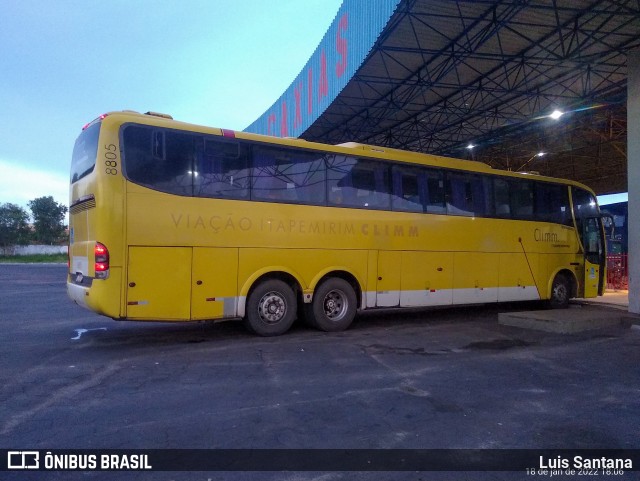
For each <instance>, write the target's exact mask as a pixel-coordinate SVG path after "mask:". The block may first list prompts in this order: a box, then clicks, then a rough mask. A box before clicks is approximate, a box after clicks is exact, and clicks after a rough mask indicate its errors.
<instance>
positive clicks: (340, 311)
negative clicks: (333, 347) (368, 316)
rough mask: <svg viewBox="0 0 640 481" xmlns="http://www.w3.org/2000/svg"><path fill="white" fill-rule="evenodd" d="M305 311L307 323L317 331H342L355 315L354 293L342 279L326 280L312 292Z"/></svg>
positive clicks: (349, 285) (355, 300) (355, 302)
mask: <svg viewBox="0 0 640 481" xmlns="http://www.w3.org/2000/svg"><path fill="white" fill-rule="evenodd" d="M305 310H306V317H307V321H308V322H309V323H310V324H311V325H312V326H314V327H316V328H317V329H320V330H321V331H326V332H337V331H344V330H345V329H347V328H348V327H349V326H350V325H351V323H352V322H353V318H354V317H355V315H356V310H357V299H356V293H355V292H354V290H353V287H352V286H351V284H349V283H348V282H347V281H345V280H344V279H340V278H337V277H336V278H331V279H327V280H326V281H324V282H323V283H322V284H320V286H319V287H318V288H317V289H316V291H315V292H314V294H313V301H312V302H311V304H305Z"/></svg>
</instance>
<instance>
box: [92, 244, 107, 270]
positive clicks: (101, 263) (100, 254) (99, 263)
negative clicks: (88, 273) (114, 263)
mask: <svg viewBox="0 0 640 481" xmlns="http://www.w3.org/2000/svg"><path fill="white" fill-rule="evenodd" d="M93 253H94V255H95V264H94V270H95V272H96V279H106V278H107V277H109V249H107V246H105V245H104V244H101V243H100V242H96V245H95V247H94V249H93Z"/></svg>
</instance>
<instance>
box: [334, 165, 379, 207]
mask: <svg viewBox="0 0 640 481" xmlns="http://www.w3.org/2000/svg"><path fill="white" fill-rule="evenodd" d="M389 184H390V182H389V167H388V166H387V164H384V163H383V164H380V163H378V162H375V161H370V160H366V159H355V158H353V157H347V156H342V155H335V156H331V157H330V158H329V159H328V162H327V192H328V194H329V203H330V204H332V205H340V206H345V207H362V208H367V209H389V208H390V206H391V195H390V192H389V191H390V188H389V187H390V185H389Z"/></svg>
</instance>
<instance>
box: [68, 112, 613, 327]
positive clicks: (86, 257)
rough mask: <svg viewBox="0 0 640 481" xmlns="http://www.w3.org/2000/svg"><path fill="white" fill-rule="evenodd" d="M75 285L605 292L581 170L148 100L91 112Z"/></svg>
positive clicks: (281, 314) (309, 294)
mask: <svg viewBox="0 0 640 481" xmlns="http://www.w3.org/2000/svg"><path fill="white" fill-rule="evenodd" d="M69 256H70V257H69V275H68V279H67V291H68V294H69V296H70V297H71V299H72V300H73V301H75V302H76V303H78V304H79V305H81V306H84V307H86V308H89V309H91V310H93V311H95V312H97V313H100V314H103V315H105V316H109V317H111V318H114V319H121V320H136V321H195V320H227V319H243V320H244V321H245V323H246V324H247V326H248V327H249V328H250V329H251V330H252V331H254V332H255V333H257V334H260V335H265V336H268V335H279V334H282V333H284V332H286V331H287V330H288V329H289V328H290V326H291V325H292V323H293V322H294V321H295V319H296V318H297V317H304V318H305V319H306V321H307V322H309V323H310V324H311V325H313V326H315V327H317V328H318V329H321V330H324V331H338V330H343V329H346V328H347V327H349V325H350V324H351V322H352V320H353V318H354V316H355V315H356V313H357V312H358V311H360V310H365V309H375V308H401V307H418V306H446V305H460V304H479V303H480V304H482V303H494V302H504V301H528V300H546V301H547V302H548V303H549V304H550V305H551V306H554V307H565V306H566V305H567V304H568V302H569V299H570V298H572V297H594V296H597V295H602V293H603V290H604V279H605V278H606V277H605V244H604V229H603V227H602V222H601V218H600V213H599V209H598V205H597V202H596V197H595V195H594V193H593V192H592V191H591V190H589V189H588V188H587V187H585V186H584V185H581V184H578V183H576V182H572V181H563V180H558V179H553V178H548V177H542V176H539V175H532V174H529V175H527V174H520V173H514V172H506V171H499V170H494V169H492V168H491V167H489V166H487V165H485V164H482V163H479V162H473V161H466V160H456V159H451V158H445V157H440V156H435V155H428V154H419V153H414V152H406V151H401V150H395V149H389V148H386V147H375V146H369V145H362V144H355V143H347V144H341V145H324V144H319V143H312V142H306V141H304V140H299V139H284V138H273V137H268V136H262V135H255V134H249V133H243V132H236V131H229V130H224V129H215V128H208V127H202V126H198V125H191V124H187V123H183V122H178V121H174V120H173V119H172V118H171V117H170V116H168V115H163V114H155V113H151V112H148V113H147V114H139V113H135V112H129V111H124V112H113V113H108V114H104V115H101V116H100V117H99V118H98V119H96V120H94V121H93V122H91V123H89V124H87V125H86V126H85V127H84V129H83V130H82V133H81V134H80V136H79V137H78V139H77V141H76V144H75V147H74V151H73V158H72V163H71V187H70V245H69Z"/></svg>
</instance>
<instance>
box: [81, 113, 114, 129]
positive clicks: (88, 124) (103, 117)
mask: <svg viewBox="0 0 640 481" xmlns="http://www.w3.org/2000/svg"><path fill="white" fill-rule="evenodd" d="M107 115H109V114H102V115H100V116H99V117H98V118H97V119H93V120H92V121H91V122H89V123H86V124H85V125H84V127H82V130H86V129H87V128H88V127H89V126H90V125H91V124H93V123H94V122H100V121H101V120H104V119H105V118H106V117H107Z"/></svg>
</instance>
